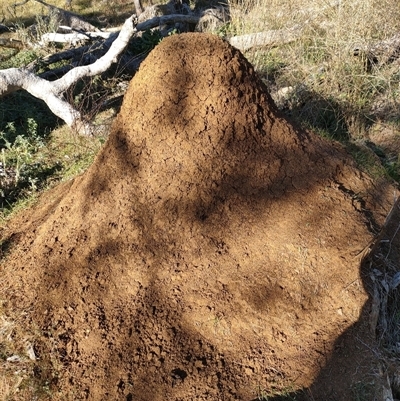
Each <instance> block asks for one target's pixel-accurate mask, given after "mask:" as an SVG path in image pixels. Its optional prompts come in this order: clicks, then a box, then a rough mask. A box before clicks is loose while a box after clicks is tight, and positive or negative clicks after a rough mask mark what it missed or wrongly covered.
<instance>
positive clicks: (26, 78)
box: [0, 16, 136, 134]
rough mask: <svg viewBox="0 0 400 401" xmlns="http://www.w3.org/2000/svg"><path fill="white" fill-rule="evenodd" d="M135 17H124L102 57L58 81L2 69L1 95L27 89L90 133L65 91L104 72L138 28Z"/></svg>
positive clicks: (76, 127) (22, 71)
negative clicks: (114, 38)
mask: <svg viewBox="0 0 400 401" xmlns="http://www.w3.org/2000/svg"><path fill="white" fill-rule="evenodd" d="M134 17H135V16H131V17H130V18H128V19H127V20H126V21H125V23H124V25H123V27H122V29H121V32H120V33H119V35H118V37H117V39H116V40H115V41H114V42H113V43H112V45H111V47H110V49H109V50H108V52H107V53H106V54H105V55H104V56H103V57H101V58H100V59H98V60H97V61H95V62H94V63H93V64H90V65H86V66H80V67H76V68H74V69H72V70H70V71H68V72H67V73H66V74H65V75H64V76H63V77H61V78H60V79H57V80H56V81H53V82H49V81H47V80H45V79H43V78H40V77H38V76H37V75H35V74H33V73H32V72H31V71H29V70H28V69H26V68H9V69H6V70H0V97H1V96H4V95H6V94H9V93H12V92H14V91H17V90H20V89H24V90H26V91H27V92H29V93H30V94H32V95H33V96H35V97H37V98H38V99H42V100H43V101H44V102H45V103H46V104H47V105H48V107H49V108H50V110H51V111H52V112H53V113H54V114H55V115H56V116H58V117H59V118H61V119H62V120H63V121H65V123H66V124H67V125H68V126H69V127H71V128H73V129H76V130H77V131H78V132H79V133H81V134H91V133H92V132H93V128H92V126H91V125H90V124H89V123H87V122H85V121H83V119H82V116H81V114H80V113H79V111H77V110H76V109H74V107H73V106H71V105H70V104H69V103H68V102H66V101H65V100H64V98H63V94H64V93H65V92H66V91H67V89H69V88H70V87H71V86H72V85H73V84H74V83H76V82H77V81H78V80H79V79H81V78H84V77H91V76H95V75H98V74H101V73H102V72H104V71H106V70H107V69H108V68H109V67H110V66H111V64H113V63H115V62H116V61H117V60H118V56H119V55H120V54H121V53H122V51H123V50H124V49H125V48H126V46H127V45H128V43H129V40H130V38H131V37H132V35H133V34H134V33H135V31H136V29H135V26H134Z"/></svg>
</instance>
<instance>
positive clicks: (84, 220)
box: [2, 34, 391, 401]
mask: <svg viewBox="0 0 400 401" xmlns="http://www.w3.org/2000/svg"><path fill="white" fill-rule="evenodd" d="M390 196H391V190H390V188H389V186H388V185H386V184H382V186H381V187H379V188H377V186H376V184H374V183H373V181H372V180H370V179H369V178H367V177H366V176H364V175H363V174H362V173H360V172H359V171H358V170H357V169H356V168H355V167H354V165H353V163H352V161H351V160H350V159H349V157H348V156H347V155H346V153H345V152H344V151H343V150H342V149H341V148H340V147H339V146H336V145H334V144H332V143H330V142H326V141H324V140H322V139H320V138H318V137H316V136H314V135H313V134H311V133H306V132H304V131H301V130H299V129H296V128H294V127H293V126H292V125H290V124H289V123H288V122H287V121H285V120H284V119H283V118H281V117H280V115H279V113H278V112H277V110H276V108H275V106H274V104H273V102H272V101H271V98H270V96H269V95H268V93H267V91H266V88H265V87H264V85H263V84H262V82H261V81H260V80H259V79H258V77H257V76H256V74H255V73H254V71H253V68H252V67H251V66H250V65H249V64H248V63H247V61H246V60H245V59H244V57H243V56H242V55H241V54H240V53H239V52H238V51H236V50H235V49H233V48H232V47H230V46H229V45H228V44H227V43H224V42H223V41H222V40H220V39H218V38H216V37H214V36H209V35H204V34H185V35H176V36H172V37H170V38H168V39H165V40H164V41H163V42H162V43H161V44H160V45H159V46H158V47H157V48H156V49H155V50H154V51H153V52H152V53H151V54H150V55H149V57H148V58H147V59H146V61H145V63H144V64H143V65H142V67H141V70H140V71H139V72H138V74H137V75H136V76H135V78H134V79H133V80H132V82H131V85H130V87H129V90H128V92H127V94H126V96H125V99H124V103H123V106H122V110H121V112H120V114H119V116H118V117H117V120H116V122H115V124H114V127H113V131H112V133H111V135H110V137H109V140H108V142H107V143H106V144H105V146H104V148H103V150H102V151H101V153H100V154H99V156H98V157H97V159H96V161H95V163H94V164H93V165H92V166H91V168H90V169H89V170H88V171H87V172H86V173H85V174H84V175H83V176H81V177H79V178H77V179H76V180H75V181H73V182H71V183H68V184H64V185H63V186H62V187H60V188H58V189H56V190H55V191H53V192H50V193H49V194H47V195H46V198H45V199H43V201H42V202H41V203H40V204H39V205H38V206H37V207H36V208H35V210H33V211H31V212H30V214H29V216H28V215H26V216H25V221H24V222H23V221H22V220H21V219H20V220H18V225H19V226H18V227H16V223H15V224H14V228H12V227H11V228H9V230H8V232H7V233H6V234H4V238H5V239H4V243H10V244H12V242H17V243H18V246H13V247H11V252H10V254H9V256H8V257H7V258H6V260H5V262H4V263H3V267H2V270H3V274H4V277H5V278H4V280H3V286H2V287H3V288H2V289H5V288H6V289H7V292H3V294H2V297H3V298H5V299H7V300H8V308H12V309H13V310H14V311H15V310H21V311H24V312H25V313H26V315H25V317H23V318H21V319H22V320H21V322H22V323H21V324H24V325H26V326H25V327H26V329H27V330H30V331H31V333H33V334H32V336H33V337H34V338H35V347H34V349H35V351H36V353H37V356H38V357H39V358H40V359H39V360H38V369H37V371H36V373H37V375H38V376H39V377H41V378H45V379H46V380H48V381H49V382H50V386H51V388H52V398H53V399H63V400H66V399H71V400H80V399H88V400H95V401H98V400H128V401H129V400H149V401H150V400H152V401H154V400H251V399H255V398H256V397H257V396H258V397H261V396H262V395H263V394H267V392H268V391H271V390H274V389H288V388H293V389H299V388H308V389H309V390H308V392H307V394H308V396H309V397H310V399H313V400H330V399H332V400H333V399H335V400H349V399H350V398H349V394H350V389H351V386H352V384H353V383H356V382H357V381H358V380H362V379H363V378H365V376H363V375H365V374H366V373H368V372H369V370H368V369H370V368H371V365H370V358H371V351H370V345H369V344H370V343H369V341H370V339H369V337H368V335H366V333H368V327H367V320H366V311H367V309H366V308H365V307H364V306H365V303H366V301H367V299H368V296H367V293H366V291H365V289H364V284H363V281H362V274H361V272H360V262H361V256H360V255H361V254H362V251H363V249H364V248H365V247H366V246H367V245H368V243H369V242H370V241H371V239H372V238H373V234H374V233H375V232H376V230H377V229H379V226H380V225H381V224H382V223H383V220H384V217H385V215H386V213H387V212H388V209H389V207H390V205H389V202H388V200H389V199H390ZM16 239H18V241H16ZM10 246H11V245H10ZM364 312H365V313H364ZM356 323H357V324H356ZM349 352H351V358H348V355H349ZM46 363H47V364H48V365H46ZM43 366H49V369H46V368H44V367H43ZM39 367H40V368H39ZM55 371H56V373H57V374H54V372H55ZM49 372H52V375H50V373H49ZM368 380H370V379H368ZM306 396H307V395H304V397H306ZM299 397H300V396H299Z"/></svg>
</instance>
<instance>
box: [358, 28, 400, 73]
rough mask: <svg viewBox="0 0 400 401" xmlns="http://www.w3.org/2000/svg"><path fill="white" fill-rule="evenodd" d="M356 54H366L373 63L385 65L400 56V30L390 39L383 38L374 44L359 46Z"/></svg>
mask: <svg viewBox="0 0 400 401" xmlns="http://www.w3.org/2000/svg"><path fill="white" fill-rule="evenodd" d="M353 52H354V55H356V56H359V55H364V56H365V57H366V58H367V60H368V62H369V63H370V64H371V65H373V64H374V65H379V66H383V65H386V64H389V63H392V62H394V61H396V60H398V59H399V58H400V32H398V33H396V34H395V35H393V36H392V37H391V38H389V39H385V40H381V41H379V42H377V43H375V44H373V45H372V46H371V45H370V46H358V47H356V48H355V49H353Z"/></svg>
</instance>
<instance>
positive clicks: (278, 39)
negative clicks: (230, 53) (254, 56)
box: [229, 26, 303, 52]
mask: <svg viewBox="0 0 400 401" xmlns="http://www.w3.org/2000/svg"><path fill="white" fill-rule="evenodd" d="M302 32H303V29H302V28H301V27H299V26H296V27H293V28H291V29H277V30H271V31H265V32H258V33H251V34H247V35H240V36H233V37H232V38H230V39H229V43H230V44H231V45H232V46H234V47H236V48H237V49H239V50H240V51H242V52H244V51H247V50H250V49H252V48H256V47H266V46H278V45H283V44H285V43H291V42H294V41H296V40H297V39H299V38H300V37H301V35H302Z"/></svg>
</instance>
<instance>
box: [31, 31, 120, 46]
mask: <svg viewBox="0 0 400 401" xmlns="http://www.w3.org/2000/svg"><path fill="white" fill-rule="evenodd" d="M111 35H112V33H111V32H83V33H81V32H72V33H57V32H49V33H45V34H43V35H42V37H41V40H40V42H38V44H39V45H41V46H46V45H48V44H49V43H67V44H69V45H72V46H76V45H77V44H79V43H81V42H86V41H87V40H93V39H96V38H102V39H108V38H109V37H110V36H111Z"/></svg>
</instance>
